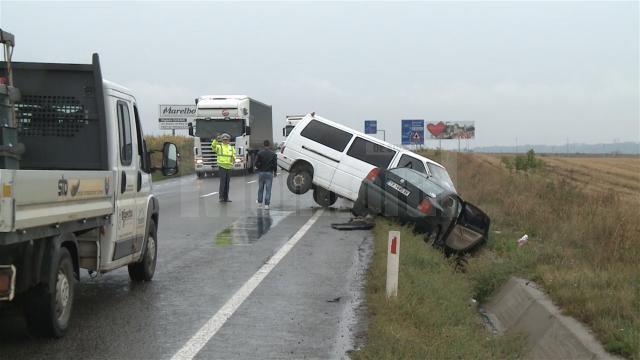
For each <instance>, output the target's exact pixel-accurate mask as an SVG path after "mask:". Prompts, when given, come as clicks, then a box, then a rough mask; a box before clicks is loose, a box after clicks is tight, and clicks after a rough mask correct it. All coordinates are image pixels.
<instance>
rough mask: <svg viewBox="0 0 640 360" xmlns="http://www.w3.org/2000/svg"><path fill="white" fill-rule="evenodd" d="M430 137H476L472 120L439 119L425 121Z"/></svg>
mask: <svg viewBox="0 0 640 360" xmlns="http://www.w3.org/2000/svg"><path fill="white" fill-rule="evenodd" d="M427 131H429V136H430V137H431V139H473V138H475V137H476V124H475V122H474V121H447V122H443V121H439V122H429V123H427Z"/></svg>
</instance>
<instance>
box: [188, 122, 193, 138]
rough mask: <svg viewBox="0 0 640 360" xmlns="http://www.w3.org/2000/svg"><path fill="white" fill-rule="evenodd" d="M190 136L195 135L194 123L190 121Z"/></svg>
mask: <svg viewBox="0 0 640 360" xmlns="http://www.w3.org/2000/svg"><path fill="white" fill-rule="evenodd" d="M189 136H193V124H192V123H189Z"/></svg>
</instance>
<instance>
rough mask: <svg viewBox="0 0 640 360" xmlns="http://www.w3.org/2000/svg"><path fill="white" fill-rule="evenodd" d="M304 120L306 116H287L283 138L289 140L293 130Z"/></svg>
mask: <svg viewBox="0 0 640 360" xmlns="http://www.w3.org/2000/svg"><path fill="white" fill-rule="evenodd" d="M303 118H304V115H287V116H286V119H285V122H284V127H283V128H282V136H284V137H285V138H287V136H289V134H290V133H291V130H293V128H294V127H296V125H298V123H299V122H300V121H302V119H303Z"/></svg>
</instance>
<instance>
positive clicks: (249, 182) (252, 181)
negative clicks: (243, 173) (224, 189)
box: [247, 180, 258, 184]
mask: <svg viewBox="0 0 640 360" xmlns="http://www.w3.org/2000/svg"><path fill="white" fill-rule="evenodd" d="M256 181H258V180H251V181H247V184H253V183H254V182H256Z"/></svg>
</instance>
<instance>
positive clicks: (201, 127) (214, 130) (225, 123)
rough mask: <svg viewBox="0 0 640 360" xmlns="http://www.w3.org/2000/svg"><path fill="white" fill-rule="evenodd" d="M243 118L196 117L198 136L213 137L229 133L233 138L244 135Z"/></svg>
mask: <svg viewBox="0 0 640 360" xmlns="http://www.w3.org/2000/svg"><path fill="white" fill-rule="evenodd" d="M243 125H244V120H242V119H230V120H224V119H211V120H205V119H196V136H197V137H201V138H209V139H210V138H212V137H214V135H220V134H222V133H227V134H229V135H231V139H235V138H236V137H237V136H242V134H243V128H244V126H243Z"/></svg>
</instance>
